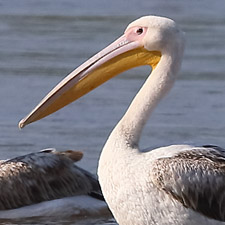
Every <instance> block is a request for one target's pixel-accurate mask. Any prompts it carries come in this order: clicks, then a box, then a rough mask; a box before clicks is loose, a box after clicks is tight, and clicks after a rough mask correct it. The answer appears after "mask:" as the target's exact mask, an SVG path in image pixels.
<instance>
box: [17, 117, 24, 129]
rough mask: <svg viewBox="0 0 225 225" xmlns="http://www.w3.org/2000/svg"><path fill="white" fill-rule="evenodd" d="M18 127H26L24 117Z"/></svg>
mask: <svg viewBox="0 0 225 225" xmlns="http://www.w3.org/2000/svg"><path fill="white" fill-rule="evenodd" d="M18 127H19V129H22V128H24V127H25V124H24V119H22V120H20V122H19V124H18Z"/></svg>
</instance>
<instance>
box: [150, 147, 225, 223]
mask: <svg viewBox="0 0 225 225" xmlns="http://www.w3.org/2000/svg"><path fill="white" fill-rule="evenodd" d="M152 173H153V176H152V177H154V178H153V182H154V184H155V185H156V186H157V187H158V188H160V189H162V190H164V191H165V192H166V193H167V194H168V195H170V196H171V197H172V198H174V199H176V200H178V201H179V202H181V203H182V204H183V205H184V206H185V207H187V208H191V209H193V210H194V211H197V212H199V213H201V214H203V215H205V216H207V217H209V218H212V219H215V220H219V221H225V150H224V149H222V148H219V147H217V146H211V145H209V146H204V147H202V148H196V149H192V150H188V151H182V152H181V153H178V154H177V155H175V156H173V157H168V158H160V159H158V160H156V161H155V162H154V165H153V170H152Z"/></svg>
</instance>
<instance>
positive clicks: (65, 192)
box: [0, 149, 109, 219]
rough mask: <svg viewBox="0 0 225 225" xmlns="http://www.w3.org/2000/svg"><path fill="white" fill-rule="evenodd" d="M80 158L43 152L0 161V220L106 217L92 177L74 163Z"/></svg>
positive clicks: (75, 153) (76, 153) (69, 153)
mask: <svg viewBox="0 0 225 225" xmlns="http://www.w3.org/2000/svg"><path fill="white" fill-rule="evenodd" d="M82 156H83V153H82V152H80V151H72V150H67V151H61V152H58V151H55V150H54V149H45V150H42V151H40V152H36V153H31V154H27V155H23V156H19V157H16V158H12V159H9V160H2V161H1V162H0V191H1V194H0V218H10V219H13V218H21V217H34V216H35V217H37V216H54V217H58V216H60V217H64V216H72V215H73V216H81V215H82V216H83V215H85V216H87V215H94V216H96V215H98V216H100V215H103V214H104V213H105V215H107V214H108V215H109V213H107V211H108V210H107V205H106V204H105V202H104V201H102V200H103V196H102V193H101V189H100V186H99V183H98V181H97V179H96V177H95V176H94V175H92V174H91V173H89V172H87V171H85V170H84V169H82V168H80V167H78V166H76V165H75V164H74V162H77V161H79V160H80V159H81V158H82ZM66 204H67V205H69V207H67V206H66ZM91 204H92V205H93V208H94V210H92V207H91ZM98 210H99V212H98Z"/></svg>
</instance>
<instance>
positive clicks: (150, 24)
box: [19, 16, 183, 128]
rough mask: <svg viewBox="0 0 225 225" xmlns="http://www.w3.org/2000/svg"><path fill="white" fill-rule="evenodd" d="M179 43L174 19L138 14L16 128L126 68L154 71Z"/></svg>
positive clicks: (74, 98)
mask: <svg viewBox="0 0 225 225" xmlns="http://www.w3.org/2000/svg"><path fill="white" fill-rule="evenodd" d="M182 46H183V33H182V32H181V31H180V29H179V28H178V26H177V25H176V23H175V22H174V21H173V20H171V19H168V18H163V17H157V16H145V17H141V18H139V19H137V20H135V21H134V22H132V23H131V24H129V25H128V27H127V29H126V30H125V32H124V34H123V35H122V36H121V37H119V38H118V39H117V40H115V41H114V42H113V43H112V44H110V45H109V46H108V47H106V48H105V49H103V50H102V51H100V52H99V53H97V54H96V55H94V56H93V57H91V58H90V59H89V60H87V61H86V62H85V63H83V64H82V65H80V66H79V67H78V68H77V69H75V70H74V71H73V72H71V73H70V74H69V75H68V76H67V77H65V78H64V79H63V80H62V81H61V82H60V83H59V84H58V85H57V86H56V87H55V88H54V89H53V90H52V91H50V92H49V94H48V95H47V96H46V97H44V98H43V100H42V101H41V102H40V103H39V104H38V105H37V106H36V108H34V110H33V111H32V112H31V113H30V114H28V115H27V116H26V117H25V118H24V119H22V120H21V121H20V123H19V127H20V128H23V127H24V126H26V125H27V124H29V123H32V122H34V121H36V120H39V119H41V118H43V117H45V116H47V115H49V114H51V113H53V112H55V111H57V110H59V109H60V108H62V107H64V106H66V105H67V104H69V103H71V102H73V101H75V100H76V99H78V98H80V97H81V96H83V95H85V94H86V93H88V92H90V91H91V90H93V89H94V88H96V87H98V86H99V85H101V84H102V83H104V82H105V81H107V80H109V79H111V78H112V77H114V76H116V75H118V74H120V73H122V72H124V71H126V70H128V69H131V68H133V67H138V66H142V65H150V66H151V67H152V69H153V70H154V69H155V68H156V66H157V64H158V63H159V61H160V59H161V56H162V55H163V54H166V52H167V51H171V48H175V47H176V48H182ZM175 52H176V51H175Z"/></svg>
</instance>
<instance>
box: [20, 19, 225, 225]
mask: <svg viewBox="0 0 225 225" xmlns="http://www.w3.org/2000/svg"><path fill="white" fill-rule="evenodd" d="M183 50H184V34H183V32H182V31H181V30H180V28H179V27H178V26H177V25H176V23H175V22H174V21H173V20H171V19H168V18H163V17H156V16H146V17H142V18H140V19H138V20H136V21H134V22H132V23H131V24H129V26H128V27H127V29H126V30H125V33H124V34H123V35H122V36H121V37H120V38H119V39H117V40H116V41H115V42H113V43H112V44H111V45H109V46H108V47H107V48H105V49H104V50H102V51H100V52H99V53H98V54H96V55H95V56H93V57H92V58H90V59H89V60H88V61H87V62H85V63H84V64H82V65H81V66H80V67H78V68H77V69H76V70H74V71H73V72H72V73H71V74H69V75H68V76H67V77H66V78H65V79H64V80H63V81H61V82H60V83H59V84H58V85H57V86H56V87H55V88H54V89H53V90H52V91H51V92H50V93H49V94H48V95H47V96H46V97H45V98H44V99H43V100H42V101H41V102H40V104H39V105H38V106H37V107H36V108H35V109H34V110H33V111H32V112H31V113H30V114H29V115H28V116H27V117H26V118H25V119H23V120H22V121H21V122H20V124H19V126H20V127H24V126H25V125H26V124H28V123H31V122H33V121H35V120H38V119H41V118H43V117H45V116H47V115H49V114H51V113H53V112H54V111H56V110H58V109H60V108H62V107H63V106H65V105H67V104H69V103H70V102H72V101H74V100H76V99H77V98H79V97H81V96H82V95H84V94H86V93H87V92H89V91H91V90H92V89H94V88H95V87H97V86H98V85H100V84H102V83H103V82H105V81H106V80H108V79H110V78H112V77H113V76H115V75H117V74H119V73H121V72H123V71H125V70H128V69H130V68H133V67H136V66H141V65H150V66H151V67H152V72H151V75H150V76H149V77H148V78H147V80H146V82H145V83H144V85H143V86H142V88H141V89H140V91H139V92H138V94H137V95H136V96H135V98H134V100H133V101H132V103H131V105H130V107H129V108H128V110H127V112H126V113H125V115H124V116H123V117H122V119H121V120H120V121H119V123H118V124H117V126H116V127H115V128H114V129H113V131H112V133H111V134H110V136H109V138H108V140H107V141H106V144H105V146H104V148H103V150H102V153H101V157H100V160H99V167H98V175H99V180H100V185H101V188H102V191H103V195H104V197H105V199H106V201H107V203H108V205H109V207H110V209H111V211H112V213H113V215H114V216H115V219H116V220H117V222H118V223H119V224H120V225H124V224H135V225H146V224H152V225H153V224H154V225H167V224H170V225H171V224H173V225H181V224H185V225H187V224H188V225H199V224H204V225H209V224H211V225H215V224H225V223H224V221H225V151H224V150H223V149H221V148H219V147H216V146H203V147H194V146H190V145H173V146H168V147H161V148H158V149H152V150H151V151H149V152H145V153H144V152H141V151H140V150H139V148H138V143H139V139H140V135H141V131H142V129H143V127H144V125H145V123H146V121H147V119H148V118H149V115H150V114H151V113H152V111H153V109H154V108H155V107H156V105H157V103H158V102H159V101H160V99H162V97H163V96H164V95H165V94H166V93H167V92H168V91H169V90H170V89H171V87H172V86H173V83H174V81H175V79H176V77H177V74H178V71H179V69H180V65H181V61H182V56H183Z"/></svg>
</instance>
